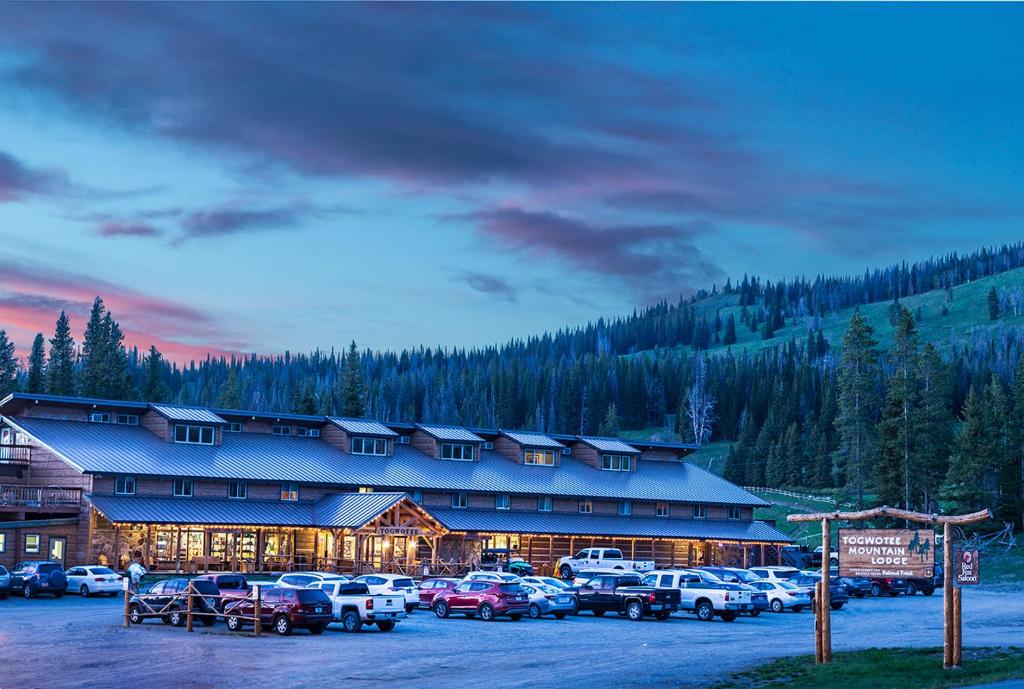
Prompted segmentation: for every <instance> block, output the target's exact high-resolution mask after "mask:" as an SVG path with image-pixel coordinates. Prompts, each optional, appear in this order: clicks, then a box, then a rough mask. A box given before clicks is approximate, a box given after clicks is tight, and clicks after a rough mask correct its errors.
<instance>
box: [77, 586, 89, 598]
mask: <svg viewBox="0 0 1024 689" xmlns="http://www.w3.org/2000/svg"><path fill="white" fill-rule="evenodd" d="M78 592H79V593H80V594H82V598H88V597H89V587H88V586H86V585H85V584H82V588H80V589H78Z"/></svg>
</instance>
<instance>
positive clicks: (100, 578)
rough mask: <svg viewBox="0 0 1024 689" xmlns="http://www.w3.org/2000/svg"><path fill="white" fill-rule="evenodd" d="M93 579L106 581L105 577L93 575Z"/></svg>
mask: <svg viewBox="0 0 1024 689" xmlns="http://www.w3.org/2000/svg"><path fill="white" fill-rule="evenodd" d="M93 581H106V579H104V578H103V577H93Z"/></svg>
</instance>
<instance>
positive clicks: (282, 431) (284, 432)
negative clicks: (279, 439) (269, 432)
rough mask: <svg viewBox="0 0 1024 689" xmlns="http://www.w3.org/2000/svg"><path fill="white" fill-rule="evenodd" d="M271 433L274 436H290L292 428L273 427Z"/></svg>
mask: <svg viewBox="0 0 1024 689" xmlns="http://www.w3.org/2000/svg"><path fill="white" fill-rule="evenodd" d="M273 433H274V435H291V434H292V427H291V426H274V428H273Z"/></svg>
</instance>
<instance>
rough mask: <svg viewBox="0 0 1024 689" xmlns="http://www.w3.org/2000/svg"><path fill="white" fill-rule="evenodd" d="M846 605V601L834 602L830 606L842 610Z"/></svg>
mask: <svg viewBox="0 0 1024 689" xmlns="http://www.w3.org/2000/svg"><path fill="white" fill-rule="evenodd" d="M844 605H846V603H832V604H830V605H829V607H830V608H832V609H833V610H842V609H843V606H844Z"/></svg>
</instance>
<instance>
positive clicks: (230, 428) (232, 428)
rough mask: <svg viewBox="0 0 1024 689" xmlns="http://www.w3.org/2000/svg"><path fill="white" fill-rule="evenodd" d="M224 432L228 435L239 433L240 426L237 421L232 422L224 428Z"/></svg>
mask: <svg viewBox="0 0 1024 689" xmlns="http://www.w3.org/2000/svg"><path fill="white" fill-rule="evenodd" d="M224 430H225V431H227V432H228V433H241V432H242V424H240V423H238V422H237V421H232V422H231V423H229V424H228V425H227V426H225V427H224Z"/></svg>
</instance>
